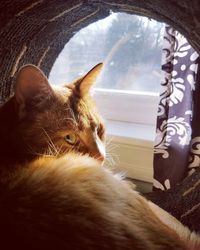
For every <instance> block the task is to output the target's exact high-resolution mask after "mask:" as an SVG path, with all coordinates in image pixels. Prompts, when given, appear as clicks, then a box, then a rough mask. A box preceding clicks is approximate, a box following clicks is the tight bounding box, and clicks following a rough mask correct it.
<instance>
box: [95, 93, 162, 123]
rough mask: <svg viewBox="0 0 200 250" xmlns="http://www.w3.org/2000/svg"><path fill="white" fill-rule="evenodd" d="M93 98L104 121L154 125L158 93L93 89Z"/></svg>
mask: <svg viewBox="0 0 200 250" xmlns="http://www.w3.org/2000/svg"><path fill="white" fill-rule="evenodd" d="M93 96H94V99H95V101H96V103H97V107H98V109H99V111H100V113H101V114H102V115H103V117H104V118H105V119H106V120H112V121H121V122H128V123H135V124H145V125H150V126H152V125H153V126H155V125H156V114H157V110H158V100H159V94H158V93H151V92H139V91H124V90H113V89H102V88H95V89H94V90H93Z"/></svg>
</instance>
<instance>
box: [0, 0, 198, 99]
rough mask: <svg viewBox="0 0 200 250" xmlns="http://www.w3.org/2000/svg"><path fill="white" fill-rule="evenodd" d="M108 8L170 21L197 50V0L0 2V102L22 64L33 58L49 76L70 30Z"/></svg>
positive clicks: (108, 9) (6, 0)
mask: <svg viewBox="0 0 200 250" xmlns="http://www.w3.org/2000/svg"><path fill="white" fill-rule="evenodd" d="M110 10H111V11H121V12H127V13H132V14H133V13H136V14H140V15H145V16H149V17H154V18H155V19H157V20H161V21H164V22H167V23H169V24H172V25H173V26H174V27H175V28H176V29H177V30H180V31H181V32H182V33H183V34H184V35H185V36H187V37H188V39H189V40H190V41H191V43H192V44H193V45H194V47H195V48H196V49H197V50H200V30H199V28H198V27H199V26H200V15H199V13H200V2H199V1H196V0H177V1H175V2H174V1H173V0H168V1H163V0H140V1H138V0H129V1H125V0H115V1H114V0H106V1H101V0H73V1H72V0H50V1H49V0H35V1H31V0H27V1H25V0H20V1H17V0H5V1H0V36H1V39H0V66H1V74H0V103H3V102H4V101H5V100H6V99H7V98H8V97H9V96H10V95H11V94H12V90H13V88H12V86H13V85H12V84H13V77H14V74H15V73H16V72H17V70H18V69H19V67H20V66H22V65H24V64H26V63H33V64H36V65H38V66H39V67H41V69H42V70H43V71H44V72H45V74H46V75H48V74H49V72H50V70H51V67H52V65H53V63H54V61H55V59H56V58H57V56H58V54H59V53H60V51H61V50H62V49H63V47H64V45H65V44H66V43H67V42H68V40H69V39H70V38H71V37H72V36H73V34H74V33H75V32H77V31H78V30H80V29H81V28H83V27H85V26H86V25H88V24H89V23H92V22H94V21H96V20H98V19H100V18H103V17H105V16H107V15H108V14H109V12H110ZM191 31H192V32H191ZM94 46H95V44H94Z"/></svg>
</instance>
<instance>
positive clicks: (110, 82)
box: [49, 13, 164, 182]
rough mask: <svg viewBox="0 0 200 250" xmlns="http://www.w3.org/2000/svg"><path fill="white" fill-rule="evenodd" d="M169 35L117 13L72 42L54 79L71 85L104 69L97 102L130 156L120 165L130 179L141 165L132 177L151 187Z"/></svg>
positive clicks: (53, 72) (145, 20)
mask: <svg viewBox="0 0 200 250" xmlns="http://www.w3.org/2000/svg"><path fill="white" fill-rule="evenodd" d="M163 32H164V24H162V23H159V22H157V21H155V20H150V19H148V18H146V17H141V16H136V15H128V14H124V13H111V14H110V16H109V17H107V18H105V19H102V20H100V21H98V22H95V23H93V24H91V25H89V26H87V27H86V28H84V29H82V30H81V31H79V32H78V33H76V34H75V35H74V36H73V37H72V39H71V40H70V41H69V42H68V43H67V44H66V46H65V47H64V49H63V51H62V52H61V53H60V55H59V56H58V58H57V60H56V62H55V64H54V66H53V68H52V70H51V73H50V77H49V78H50V82H52V83H54V84H59V83H65V82H70V81H72V80H74V79H76V78H78V77H79V76H81V75H83V74H85V73H86V72H87V71H89V70H90V69H91V68H92V67H94V66H95V65H96V64H97V63H99V62H103V63H104V69H103V72H102V74H101V75H100V77H99V79H98V80H97V83H96V87H95V89H94V90H95V91H94V96H95V98H96V101H97V105H98V107H99V109H100V111H101V113H102V114H103V116H104V117H105V118H106V119H107V128H108V134H109V135H110V136H112V137H113V138H114V143H116V144H118V143H121V144H120V149H121V151H123V150H124V153H123V152H120V153H119V152H118V153H119V154H120V157H121V158H120V160H119V159H117V162H119V161H120V162H121V163H123V168H121V169H122V170H124V169H126V171H127V172H128V173H129V170H130V169H131V168H132V165H133V164H135V165H136V166H137V169H136V170H135V172H134V173H130V174H129V176H130V177H131V176H134V178H137V179H140V180H144V181H149V182H150V181H151V179H152V164H151V166H150V167H149V169H148V170H146V167H145V166H146V165H149V164H150V162H151V163H152V161H153V152H152V150H153V140H154V137H155V123H156V113H157V103H158V95H159V88H160V74H161V69H160V68H161V52H162V37H163ZM122 144H123V145H122ZM129 145H132V146H133V147H134V152H141V153H142V154H146V158H147V161H146V162H143V163H141V164H140V163H138V162H139V161H141V159H138V157H137V153H136V154H132V156H131V157H132V158H131V157H130V154H131V153H130V154H129V155H127V152H128V151H130V150H131V151H130V152H133V150H132V149H130V147H129ZM136 146H137V147H136ZM127 147H128V148H127ZM141 147H142V148H141ZM123 148H124V149H123ZM141 150H142V151H141ZM145 150H146V151H145ZM144 157H145V156H144ZM136 158H137V160H136V161H135V159H136ZM133 162H134V163H133ZM121 163H120V164H118V165H121ZM124 166H125V167H124ZM119 168H120V166H119ZM131 171H132V170H131ZM145 171H146V172H145ZM144 176H146V177H144Z"/></svg>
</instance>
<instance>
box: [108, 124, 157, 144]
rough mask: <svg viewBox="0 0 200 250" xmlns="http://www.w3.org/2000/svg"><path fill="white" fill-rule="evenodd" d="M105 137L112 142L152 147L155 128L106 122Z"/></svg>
mask: <svg viewBox="0 0 200 250" xmlns="http://www.w3.org/2000/svg"><path fill="white" fill-rule="evenodd" d="M106 128H107V135H108V137H109V138H113V140H114V141H116V142H120V143H127V144H132V145H138V146H145V147H150V148H152V147H153V144H154V138H155V126H153V125H145V124H137V123H130V122H120V121H111V120H108V121H106Z"/></svg>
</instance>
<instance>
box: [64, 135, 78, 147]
mask: <svg viewBox="0 0 200 250" xmlns="http://www.w3.org/2000/svg"><path fill="white" fill-rule="evenodd" d="M64 140H65V141H66V142H67V143H69V144H71V145H74V144H75V143H76V142H77V136H76V135H75V134H68V135H66V136H65V137H64Z"/></svg>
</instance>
